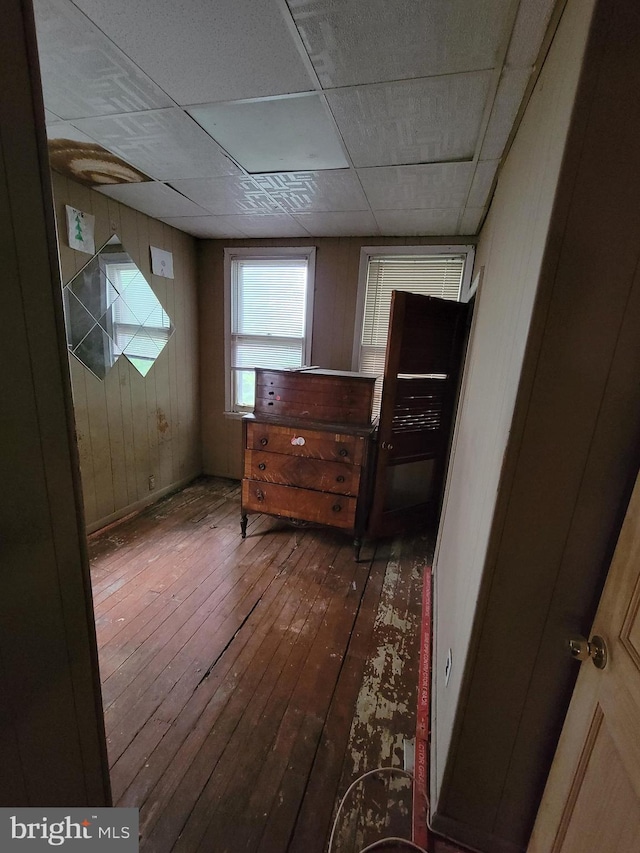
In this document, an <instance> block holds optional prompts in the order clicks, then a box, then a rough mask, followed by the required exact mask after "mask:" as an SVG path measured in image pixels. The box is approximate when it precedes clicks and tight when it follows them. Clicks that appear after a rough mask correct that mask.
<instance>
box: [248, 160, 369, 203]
mask: <svg viewBox="0 0 640 853" xmlns="http://www.w3.org/2000/svg"><path fill="white" fill-rule="evenodd" d="M254 177H255V180H256V181H257V183H258V184H260V186H261V187H262V189H263V190H265V191H266V192H268V193H269V195H270V196H271V198H272V199H274V201H277V202H278V204H280V205H281V206H282V207H283V208H284V209H285V210H287V211H288V212H289V213H303V212H306V211H312V210H366V209H367V207H368V205H367V200H366V198H365V195H364V193H363V192H362V188H361V186H360V183H359V181H358V178H357V177H356V174H355V172H353V171H351V170H349V169H339V170H335V171H324V172H287V173H284V174H278V175H255V176H254Z"/></svg>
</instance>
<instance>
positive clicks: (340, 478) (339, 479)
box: [336, 474, 344, 483]
mask: <svg viewBox="0 0 640 853" xmlns="http://www.w3.org/2000/svg"><path fill="white" fill-rule="evenodd" d="M336 482H338V483H344V477H343V476H342V474H340V476H339V477H336Z"/></svg>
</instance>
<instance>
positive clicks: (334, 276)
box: [198, 237, 475, 478]
mask: <svg viewBox="0 0 640 853" xmlns="http://www.w3.org/2000/svg"><path fill="white" fill-rule="evenodd" d="M450 242H451V238H446V239H445V238H442V239H438V238H435V237H407V238H398V237H312V238H306V239H295V240H294V239H291V240H285V239H278V240H226V241H222V240H206V241H204V240H203V241H200V242H199V247H198V248H199V255H198V257H199V287H200V302H199V305H200V371H201V374H200V379H201V395H202V396H201V399H202V447H203V466H204V470H205V472H206V473H208V474H217V475H219V476H222V477H238V478H239V477H241V476H242V428H241V424H240V421H239V419H236V418H233V417H229V416H225V415H224V404H225V400H224V394H225V375H224V298H223V296H224V249H225V247H229V248H238V247H241V246H251V247H255V246H309V245H314V246H316V249H317V251H316V274H315V294H314V301H313V333H312V351H311V363H312V364H314V365H316V366H317V367H323V368H328V369H331V370H351V358H352V354H353V331H354V323H355V315H356V298H357V293H358V270H359V266H360V250H361V248H362V247H363V246H375V245H379V246H398V248H399V249H401V247H402V246H407V245H412V246H414V245H425V246H426V245H437V244H443V243H445V244H448V243H450ZM455 242H460V243H465V244H467V243H473V242H475V238H468V237H460V238H457V239H456V241H455Z"/></svg>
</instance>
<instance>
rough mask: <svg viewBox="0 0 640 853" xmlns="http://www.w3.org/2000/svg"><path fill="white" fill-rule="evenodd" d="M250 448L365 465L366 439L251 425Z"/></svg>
mask: <svg viewBox="0 0 640 853" xmlns="http://www.w3.org/2000/svg"><path fill="white" fill-rule="evenodd" d="M246 449H247V450H268V451H270V452H272V453H286V454H287V455H290V456H305V457H310V458H312V459H326V460H329V461H335V462H348V463H351V464H352V465H361V464H362V460H363V458H364V450H365V438H364V437H363V436H360V435H343V434H341V433H335V432H328V431H327V432H324V431H323V430H310V429H305V428H304V427H299V428H296V429H293V428H292V427H285V426H280V425H278V424H268V423H256V422H249V423H247V447H246Z"/></svg>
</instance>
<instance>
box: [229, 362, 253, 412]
mask: <svg viewBox="0 0 640 853" xmlns="http://www.w3.org/2000/svg"><path fill="white" fill-rule="evenodd" d="M233 379H234V398H235V401H236V406H238V407H242V408H248V409H252V408H253V406H254V403H255V395H256V374H255V372H254V371H253V370H234V371H233Z"/></svg>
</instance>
